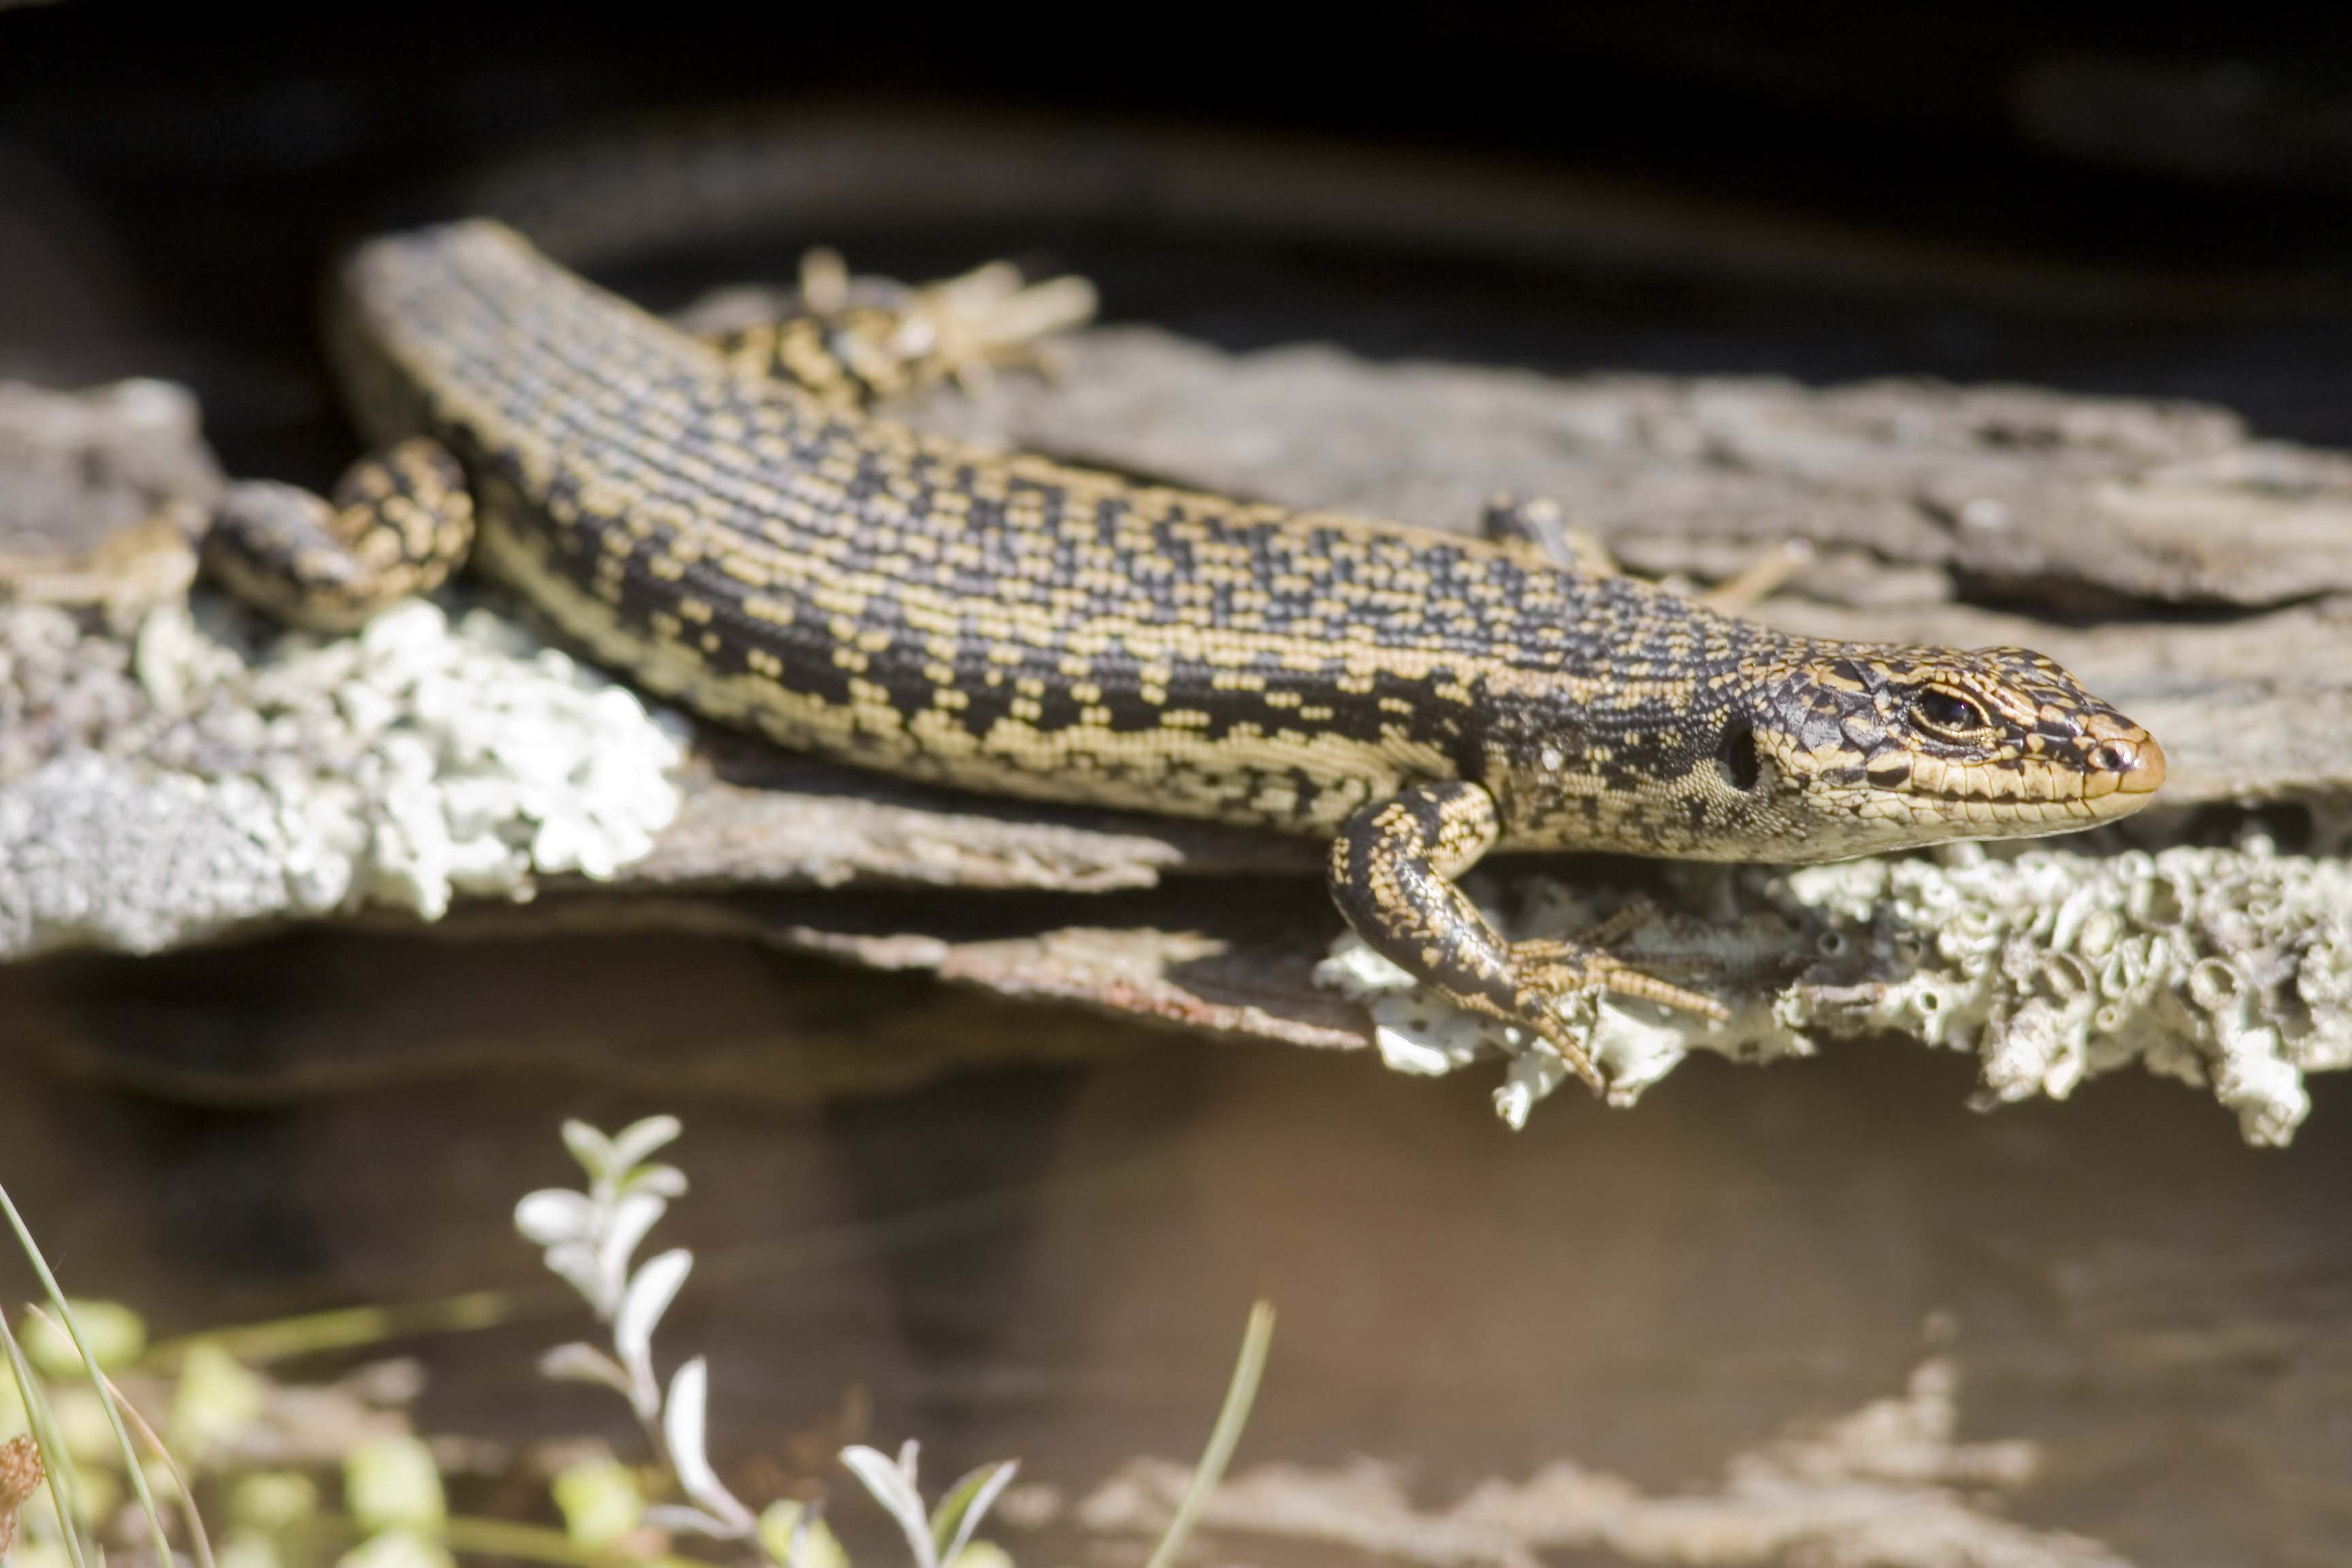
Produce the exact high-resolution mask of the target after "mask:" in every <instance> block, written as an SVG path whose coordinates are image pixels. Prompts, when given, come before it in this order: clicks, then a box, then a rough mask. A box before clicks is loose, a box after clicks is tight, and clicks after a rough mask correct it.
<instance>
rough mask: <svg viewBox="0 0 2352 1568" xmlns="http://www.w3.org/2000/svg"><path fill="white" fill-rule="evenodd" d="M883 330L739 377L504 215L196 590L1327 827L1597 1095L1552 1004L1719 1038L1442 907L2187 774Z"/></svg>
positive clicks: (1374, 942) (362, 267) (1435, 968)
mask: <svg viewBox="0 0 2352 1568" xmlns="http://www.w3.org/2000/svg"><path fill="white" fill-rule="evenodd" d="M871 309H872V308H870V307H865V308H861V310H865V311H866V314H865V315H861V314H860V312H859V311H857V310H840V311H836V312H835V313H834V314H832V315H826V314H824V313H823V312H815V313H812V314H809V315H806V316H803V317H800V318H798V319H790V320H787V321H783V322H782V323H778V324H776V325H774V326H772V327H771V328H769V329H766V330H754V331H749V332H742V333H737V334H734V335H732V336H730V337H724V338H720V339H717V340H712V339H706V338H700V337H697V336H693V335H689V334H688V333H686V332H684V331H679V330H677V329H676V328H673V327H672V326H670V325H669V324H667V323H666V322H664V321H661V320H659V319H658V318H656V317H655V316H653V315H651V314H649V313H647V312H646V311H644V310H640V309H639V308H637V307H636V306H635V305H633V304H631V303H629V302H628V301H626V300H622V299H619V298H617V297H615V296H614V295H613V294H610V293H608V292H606V291H604V290H603V289H599V288H597V287H595V286H594V285H593V284H591V283H589V282H588V281H586V280H584V279H581V278H579V277H576V276H574V275H573V274H572V273H571V272H569V271H567V270H566V269H564V268H562V267H561V266H560V265H558V264H557V263H556V262H554V261H552V260H551V259H549V258H546V257H544V256H542V255H541V254H540V253H539V252H537V251H536V250H534V249H533V248H532V247H530V244H529V243H528V242H527V241H526V240H524V239H523V238H522V237H520V236H519V235H517V234H515V233H514V232H512V231H511V230H509V229H507V228H505V227H502V226H499V225H497V224H494V223H491V222H488V221H487V220H479V219H476V220H467V221H462V222H458V223H454V224H449V225H445V226H438V227H434V228H428V229H423V230H418V231H415V232H411V233H406V234H401V235H395V236H391V237H383V238H379V239H375V240H373V241H370V242H367V243H365V244H364V245H362V246H361V247H359V248H357V249H356V250H355V251H354V252H353V253H352V255H351V256H350V258H348V260H347V261H346V262H345V263H344V264H343V266H342V267H341V270H340V273H339V276H338V278H337V279H336V282H335V284H334V285H333V288H332V290H331V303H330V308H329V342H330V347H331V357H332V359H333V361H334V363H335V364H336V365H337V367H338V372H339V377H340V380H341V385H342V388H343V390H344V392H345V395H346V398H347V401H348V402H349V403H350V405H351V406H352V412H353V414H354V416H355V418H356V421H357V423H358V424H359V426H361V428H362V431H363V433H365V434H366V435H367V436H368V437H370V438H371V439H372V440H373V441H374V442H375V443H377V446H376V447H375V454H376V455H374V456H372V457H369V458H362V460H361V461H360V462H359V463H358V464H356V465H355V466H354V467H353V468H352V470H351V471H350V472H349V473H348V474H347V475H346V476H345V478H344V479H343V480H342V482H341V485H340V486H339V488H338V489H337V491H336V493H335V495H334V497H333V499H332V500H331V501H330V500H320V499H318V498H313V497H310V496H308V494H307V492H303V493H302V495H301V499H300V500H299V504H293V503H289V504H283V505H272V506H248V507H244V508H239V507H236V506H226V507H224V508H223V509H222V511H221V514H220V515H219V516H218V517H217V518H216V519H215V526H214V528H213V530H212V532H211V536H210V538H209V540H208V542H207V545H206V551H205V554H206V560H207V563H208V565H209V566H210V567H211V569H212V570H213V572H214V573H215V575H216V576H217V577H219V578H220V579H222V580H223V581H224V582H225V583H226V584H228V585H229V586H230V587H231V588H232V589H234V590H235V591H236V592H237V593H239V594H240V595H243V596H245V597H247V598H249V599H252V600H254V601H256V602H257V603H259V604H261V605H265V606H268V607H271V608H273V609H275V610H276V611H278V613H279V614H281V615H283V616H287V617H288V618H289V619H293V620H296V621H299V622H303V623H306V624H310V625H320V626H352V625H354V624H357V623H358V622H360V621H362V620H363V619H364V618H365V617H366V616H369V615H370V614H372V613H373V611H374V610H376V609H377V608H380V607H381V606H382V605H385V604H387V603H390V602H392V601H394V600H395V599H397V598H398V597H400V596H402V595H408V594H413V593H418V592H425V591H429V590H431V589H432V588H434V587H436V586H437V585H438V584H440V583H442V582H443V581H445V580H446V577H447V576H448V574H450V572H452V571H453V570H455V569H456V568H457V565H458V564H459V563H461V562H462V561H464V560H466V559H467V558H470V560H471V562H472V563H473V564H474V566H475V567H476V568H477V569H478V570H480V571H482V572H484V573H486V574H488V576H489V577H491V578H493V579H495V580H497V581H499V582H500V583H502V584H506V585H507V586H508V587H509V588H510V589H512V590H513V591H515V592H516V593H517V594H519V595H520V596H521V598H522V599H523V600H525V601H526V602H527V603H528V604H529V605H531V606H533V607H535V609H536V610H537V611H538V612H539V613H540V614H541V615H542V616H544V617H545V618H546V619H548V620H549V621H551V623H552V624H553V626H555V627H556V628H557V629H558V630H559V631H560V632H561V633H562V634H563V635H565V636H567V637H570V638H571V639H572V640H574V641H575V642H576V643H578V644H579V645H582V646H583V647H584V648H585V649H586V650H587V651H588V652H589V653H590V655H591V656H592V657H593V658H596V659H598V660H600V661H602V662H604V663H605V664H608V665H610V666H612V667H614V668H617V669H619V670H622V671H625V672H626V673H627V674H629V675H630V676H632V677H634V678H635V679H637V680H638V681H640V682H642V683H643V684H644V685H645V686H646V687H647V688H649V689H651V690H653V691H654V692H656V693H658V694H660V695H662V696H664V697H667V698H670V699H673V700H677V701H678V702H679V703H681V704H683V705H684V706H685V707H687V708H688V709H691V710H694V711H695V712H697V713H698V714H700V715H702V716H703V717H705V718H707V719H709V720H712V721H718V722H719V723H721V724H726V725H731V726H737V727H740V728H743V729H747V730H751V731H756V732H759V733H761V734H763V735H765V736H767V737H769V738H770V739H772V740H773V741H774V742H779V743H781V744H782V745H784V746H787V747H791V748H794V749H798V750H801V751H805V752H814V753H817V754H819V755H822V756H824V757H827V758H831V759H835V760H836V761H839V762H843V763H850V764H853V765H856V766H860V767H865V768H871V769H878V770H882V771H885V772H887V773H894V774H898V775H900V776H904V777H909V778H915V779H920V780H925V781H930V782H934V783H938V784H946V785H950V786H954V787H960V788H964V789H969V790H975V791H982V792H986V793H990V794H993V795H1010V796H1015V797H1021V798H1026V799H1032V800H1039V801H1058V802H1069V803H1077V804H1085V805H1101V806H1110V807H1118V808H1126V809H1133V810H1139V811H1144V812H1152V813H1160V814H1169V815H1176V816H1192V817H1199V818H1207V819H1213V820H1216V821H1221V822H1226V823H1233V824H1238V825H1243V826H1254V827H1261V828H1272V829H1276V830H1280V831H1282V832H1286V833H1293V834H1305V835H1312V836H1314V837H1316V838H1317V839H1318V840H1322V841H1325V842H1327V843H1328V880H1329V887H1330V891H1331V895H1332V898H1333V900H1334V902H1335V903H1336V904H1337V906H1338V908H1339V912H1340V913H1341V914H1342V915H1343V916H1344V917H1345V919H1346V921H1347V922H1348V923H1349V925H1350V926H1351V927H1352V928H1353V929H1354V930H1355V931H1356V932H1357V933H1358V934H1359V935H1360V937H1361V938H1362V939H1363V940H1364V942H1367V943H1368V944H1369V945H1370V947H1371V948H1373V949H1374V950H1375V951H1377V952H1380V953H1381V954H1382V955H1383V956H1385V957H1387V958H1388V959H1390V960H1391V961H1392V962H1394V963H1398V964H1399V965H1401V966H1402V968H1404V969H1405V970H1406V971H1408V972H1409V973H1412V975H1413V976H1414V977H1415V978H1416V979H1417V980H1419V981H1420V982H1422V983H1423V984H1425V985H1426V986H1428V987H1430V988H1432V989H1433V990H1434V991H1436V992H1437V993H1439V994H1442V995H1444V997H1446V998H1447V999H1449V1000H1450V1001H1452V1002H1453V1003H1454V1004H1455V1005H1458V1006H1461V1007H1464V1008H1466V1009H1469V1010H1471V1011H1474V1012H1476V1013H1480V1014H1484V1015H1486V1016H1491V1017H1494V1018H1496V1019H1498V1020H1501V1021H1503V1022H1504V1023H1505V1024H1507V1025H1510V1026H1516V1028H1517V1029H1518V1030H1519V1031H1521V1032H1522V1037H1523V1038H1525V1039H1526V1040H1527V1041H1528V1042H1529V1044H1530V1046H1531V1047H1533V1046H1534V1044H1535V1043H1536V1042H1540V1043H1541V1045H1542V1046H1545V1047H1549V1048H1550V1049H1551V1050H1553V1051H1556V1052H1557V1053H1558V1055H1559V1058H1561V1060H1562V1061H1563V1062H1564V1063H1565V1064H1566V1065H1567V1067H1568V1068H1570V1070H1572V1071H1574V1072H1575V1073H1576V1074H1577V1075H1578V1076H1579V1077H1580V1078H1581V1079H1583V1080H1584V1081H1585V1082H1586V1083H1587V1084H1589V1085H1590V1086H1591V1087H1592V1088H1593V1089H1595V1090H1596V1091H1598V1090H1600V1089H1603V1088H1604V1087H1605V1086H1604V1083H1603V1079H1602V1076H1601V1072H1600V1069H1599V1068H1598V1067H1597V1066H1596V1065H1595V1063H1594V1062H1593V1060H1592V1058H1591V1055H1590V1054H1589V1053H1588V1051H1587V1050H1586V1048H1585V1046H1584V1044H1583V1042H1582V1040H1581V1039H1580V1037H1579V1034H1578V1032H1577V1031H1576V1029H1574V1028H1573V1027H1572V1026H1570V1024H1569V1022H1568V1021H1567V1020H1566V1018H1564V1017H1563V1016H1562V1014H1561V1012H1560V1011H1559V1008H1558V1007H1557V1005H1555V1004H1556V1002H1557V1000H1558V999H1559V997H1561V996H1562V995H1564V994H1569V993H1571V992H1575V991H1579V990H1584V991H1591V990H1594V989H1598V990H1601V991H1604V992H1609V993H1614V994H1621V995H1625V996H1631V997H1636V998H1643V999H1646V1000H1649V1001H1651V1002H1654V1003H1658V1004H1660V1005H1665V1006H1669V1007H1675V1008H1680V1009H1683V1010H1685V1011H1688V1012H1691V1013H1694V1014H1697V1015H1700V1016H1708V1017H1716V1018H1720V1017H1722V1016H1725V1015H1726V1010H1725V1008H1724V1007H1723V1005H1722V1004H1721V1003H1720V1002H1719V1001H1717V999H1715V998H1714V997H1711V996H1709V995H1706V994H1703V993H1701V992H1697V991H1694V990H1691V989H1688V988H1685V986H1683V985H1680V984H1675V983H1673V982H1671V981H1669V980H1667V979H1665V978H1664V977H1663V976H1662V975H1661V974H1660V973H1655V972H1654V971H1655V970H1657V969H1658V968H1660V967H1661V966H1660V965H1657V964H1652V965H1650V966H1649V967H1647V968H1644V967H1642V966H1638V965H1636V964H1633V963H1627V962H1625V961H1622V960H1621V959H1620V958H1618V957H1617V956H1615V955H1614V953H1613V952H1612V951H1611V948H1612V942H1613V940H1614V938H1615V937H1616V936H1618V935H1620V934H1622V930H1620V929H1618V925H1619V922H1612V929H1611V930H1608V931H1596V932H1591V933H1587V934H1586V935H1585V936H1583V937H1580V938H1576V939H1567V940H1545V941H1522V942H1511V941H1507V940H1506V938H1505V937H1504V936H1503V935H1502V933H1501V932H1499V931H1497V930H1496V928H1495V926H1494V925H1493V924H1492V923H1491V922H1490V921H1488V920H1487V919H1486V916H1485V915H1484V914H1483V913H1481V911H1480V910H1478V908H1477V907H1476V905H1475V903H1474V902H1473V901H1472V900H1470V899H1469V898H1468V897H1467V896H1466V895H1465V893H1464V891H1463V889H1462V888H1461V886H1460V883H1459V880H1458V879H1459V878H1460V877H1461V875H1462V873H1464V872H1465V870H1467V869H1468V868H1470V867H1471V866H1472V865H1474V864H1475V862H1476V861H1477V860H1478V859H1479V858H1481V857H1482V856H1484V855H1486V853H1487V852H1488V851H1490V850H1495V849H1509V850H1563V851H1600V852H1609V853H1617V854H1628V855H1635V856H1649V857H1664V858H1683V859H1694V860H1710V861H1762V862H1810V861H1821V860H1832V859H1841V858H1851V857H1856V856H1862V855H1867V854H1873V853H1878V852H1883V851H1891V850H1900V849H1907V848H1912V847H1919V846H1926V845H1932V844H1937V843H1943V842H1948V841H1951V840H1958V839H1972V838H1994V837H2032V836H2040V835H2045V834H2053V833H2063V832H2067V831H2071V830H2074V829H2077V828H2083V827H2089V826H2095V825H2097V824H2102V823H2107V822H2112V821H2115V820H2116V819H2117V818H2119V817H2121V816H2125V815H2126V814H2128V813H2130V812H2132V811H2135V810H2137V809H2138V808H2139V807H2141V806H2143V805H2147V802H2148V801H2149V800H2150V799H2151V798H2152V796H2153V795H2154V794H2155V792H2156V790H2157V789H2158V786H2159V785H2160V784H2162V782H2163V780H2164V773H2165V760H2164V752H2163V749H2162V748H2161V746H2159V745H2158V742H2157V741H2156V739H2155V738H2154V737H2153V736H2151V735H2150V734H2149V733H2148V732H2147V730H2145V729H2144V728H2142V727H2141V726H2140V725H2138V724H2137V723H2135V722H2133V721H2131V720H2129V719H2127V718H2126V717H2125V716H2124V715H2123V714H2121V713H2119V712H2117V711H2116V710H2115V709H2114V708H2112V707H2110V706H2109V705H2108V704H2106V703H2105V702H2103V701H2101V700H2099V699H2098V698H2096V697H2095V696H2094V695H2093V694H2092V693H2091V692H2090V691H2088V690H2087V689H2084V686H2083V684H2082V683H2081V682H2079V681H2078V680H2076V679H2074V677H2073V676H2072V675H2070V674H2069V673H2068V672H2067V671H2066V670H2064V669H2063V668H2061V667H2060V666H2058V665H2057V664H2056V663H2054V662H2053V661H2052V660H2050V659H2048V658H2044V657H2042V656H2041V655H2039V654H2036V653H2033V652H2031V651H2029V650H2026V649H2021V648H2014V647H1990V648H1978V649H1973V650H1962V649H1953V648H1938V647H1902V646H1893V645H1883V644H1870V643H1856V642H1847V641H1834V640H1828V639H1823V638H1819V637H1804V636H1797V635H1792V634H1789V633H1785V632H1781V631H1779V630H1774V629H1770V628H1768V627H1766V626H1761V625H1759V624H1757V623H1755V622H1752V621H1749V620H1746V619H1742V618H1738V617H1737V616H1732V615H1729V614H1726V613H1723V612H1722V611H1720V610H1718V609H1716V608H1713V607H1710V606H1709V605H1706V604H1702V603H1700V602H1698V601H1697V600H1696V599H1694V598H1692V597H1689V596H1686V595H1683V594H1680V593H1677V592H1675V591H1672V590H1670V589H1669V588H1667V587H1665V586H1663V585H1660V584H1650V583H1645V582H1643V581H1640V580H1637V579H1635V578H1633V577H1630V576H1627V575H1623V574H1615V573H1612V572H1607V571H1596V570H1591V569H1587V568H1585V567H1582V566H1580V565H1578V564H1577V563H1575V562H1574V561H1572V560H1568V559H1562V558H1561V556H1560V553H1559V552H1557V551H1553V552H1547V551H1545V550H1544V549H1542V548H1540V544H1539V541H1538V538H1537V535H1538V533H1539V532H1540V530H1538V529H1534V528H1531V527H1529V526H1528V525H1527V521H1526V518H1525V517H1524V515H1521V514H1516V513H1514V512H1513V511H1511V510H1509V509H1505V510H1501V511H1498V512H1497V513H1496V514H1495V516H1494V517H1493V518H1492V519H1491V520H1490V527H1489V530H1488V536H1487V537H1467V536H1462V535H1454V534H1448V533H1442V532H1436V531H1425V530H1418V529H1414V528H1411V527H1408V526H1405V525H1402V524H1398V523H1391V522H1382V521H1373V520H1368V519H1361V518H1357V517H1352V516H1345V515H1339V514H1337V513H1331V512H1322V511H1312V510H1307V511H1301V510H1290V509H1286V508H1284V507H1280V506H1276V505H1272V504H1266V503H1260V502H1253V501H1247V500H1235V499H1232V498H1227V497H1222V496H1216V495H1210V494H1204V493H1199V492H1195V491H1191V490H1186V489H1177V488H1172V487H1168V486H1163V485H1156V484H1148V483H1139V482H1136V481H1134V480H1131V479H1127V478H1124V477H1120V476H1117V475H1113V474H1109V473H1106V472H1099V471H1095V470H1091V469H1087V468H1077V467H1072V466H1068V465H1066V464H1063V463H1060V462H1057V461H1054V460H1051V459H1049V458H1045V457H1041V456H1034V455H1027V454H1017V453H1016V454H1010V455H1008V454H1004V453H999V452H994V451H990V450H985V449H982V448H980V447H974V446H971V445H967V444H962V443H959V442H957V441H953V440H950V439H945V438H940V437H931V436H928V435H921V434H918V433H916V432H914V431H912V430H911V429H909V428H908V427H906V426H903V425H900V424H897V423H894V422H891V421H890V420H888V419H887V418H886V417H883V416H881V415H880V414H879V413H877V411H876V408H875V406H874V405H875V403H876V402H877V393H879V392H883V391H887V390H888V388H889V386H890V385H891V384H894V379H895V381H903V380H905V379H906V377H905V375H904V374H895V376H894V373H904V372H905V371H906V370H907V368H908V356H907V355H899V356H898V357H897V358H894V357H892V355H891V354H890V353H877V352H876V345H877V343H887V342H888V334H887V331H884V332H881V333H879V334H878V335H877V331H876V329H875V321H874V320H873V319H872V318H871V314H870V312H871ZM889 324H890V318H889V316H888V315H887V312H885V314H884V317H883V318H882V325H883V326H884V327H886V328H887V326H888V325H889ZM913 357H915V358H918V359H919V357H920V354H919V353H917V354H915V355H914V356H913ZM1515 517H1516V518H1517V521H1515Z"/></svg>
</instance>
